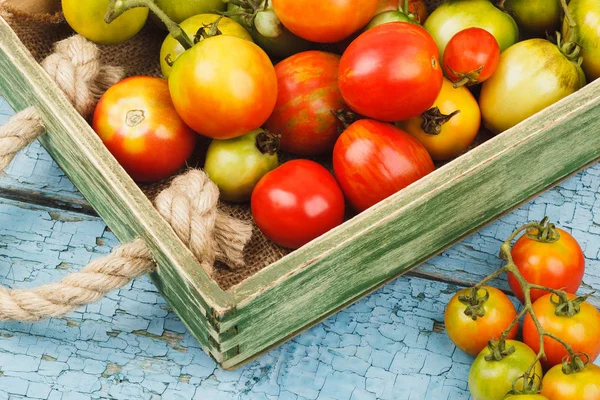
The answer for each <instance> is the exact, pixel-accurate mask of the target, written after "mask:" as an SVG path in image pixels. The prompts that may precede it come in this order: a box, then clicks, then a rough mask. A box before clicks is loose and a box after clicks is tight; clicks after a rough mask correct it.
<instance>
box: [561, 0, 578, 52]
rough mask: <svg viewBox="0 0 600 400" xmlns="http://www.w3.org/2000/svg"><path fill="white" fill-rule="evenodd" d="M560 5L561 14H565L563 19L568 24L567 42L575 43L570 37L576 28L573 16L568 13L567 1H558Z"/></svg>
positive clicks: (574, 39)
mask: <svg viewBox="0 0 600 400" xmlns="http://www.w3.org/2000/svg"><path fill="white" fill-rule="evenodd" d="M560 5H561V6H562V9H563V12H564V13H565V18H566V19H567V21H568V22H569V37H568V41H573V42H576V41H577V40H576V38H573V37H572V36H573V35H574V34H573V32H574V30H575V28H577V22H575V19H574V18H573V16H572V15H571V12H570V11H569V6H568V5H567V0H560Z"/></svg>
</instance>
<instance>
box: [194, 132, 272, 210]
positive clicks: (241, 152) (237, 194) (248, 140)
mask: <svg viewBox="0 0 600 400" xmlns="http://www.w3.org/2000/svg"><path fill="white" fill-rule="evenodd" d="M278 149H279V138H278V137H277V136H275V135H273V134H271V133H268V132H266V131H265V130H263V129H257V130H254V131H252V132H250V133H248V134H246V135H243V136H239V137H237V138H234V139H227V140H217V139H215V140H213V141H212V142H211V144H210V145H209V146H208V151H207V153H206V161H205V164H204V169H205V171H206V173H207V174H208V176H209V178H210V179H211V180H212V181H213V182H214V183H215V184H216V185H217V187H218V188H219V190H220V191H221V199H223V200H225V201H231V202H236V203H239V202H245V201H248V200H250V196H251V195H252V191H253V190H254V187H255V186H256V184H257V183H258V181H259V180H260V179H261V178H262V177H263V176H264V175H266V174H267V172H269V171H271V170H273V169H275V168H277V166H278V165H279V161H278V158H277V151H278Z"/></svg>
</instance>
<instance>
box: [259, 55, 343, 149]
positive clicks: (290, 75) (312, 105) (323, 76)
mask: <svg viewBox="0 0 600 400" xmlns="http://www.w3.org/2000/svg"><path fill="white" fill-rule="evenodd" d="M339 65H340V56H338V55H336V54H331V53H325V52H322V51H307V52H303V53H299V54H296V55H293V56H291V57H289V58H287V59H285V60H283V61H281V62H280V63H279V64H277V65H276V66H275V72H276V73H277V84H278V85H277V86H278V88H279V93H278V95H277V104H276V105H275V110H274V111H273V114H271V117H270V118H269V120H268V121H267V123H266V124H265V127H266V128H267V129H268V130H270V131H272V132H274V133H277V134H280V135H281V148H282V149H283V150H285V151H288V152H290V153H295V154H300V155H316V154H323V153H327V152H331V150H332V149H333V145H334V144H335V141H336V139H337V138H338V136H339V133H338V128H339V121H338V119H337V118H336V117H335V115H334V114H333V112H332V111H335V110H339V109H341V108H342V107H343V106H344V100H343V99H342V95H341V94H340V89H339V88H338V83H337V80H338V68H339Z"/></svg>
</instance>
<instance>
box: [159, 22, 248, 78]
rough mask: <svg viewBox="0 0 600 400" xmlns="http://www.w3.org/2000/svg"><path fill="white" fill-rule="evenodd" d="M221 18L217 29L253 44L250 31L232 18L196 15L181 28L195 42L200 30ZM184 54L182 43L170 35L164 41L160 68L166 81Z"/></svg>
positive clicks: (181, 25) (161, 49)
mask: <svg viewBox="0 0 600 400" xmlns="http://www.w3.org/2000/svg"><path fill="white" fill-rule="evenodd" d="M219 18H221V20H220V21H219V23H218V25H217V27H218V28H219V30H220V31H221V33H222V34H223V35H227V36H237V37H239V38H240V39H245V40H248V41H250V42H253V40H252V36H250V34H249V33H248V31H246V29H244V27H243V26H242V25H240V24H238V23H237V22H235V21H234V20H232V19H230V18H227V17H221V16H220V15H217V14H198V15H194V16H193V17H190V18H188V19H186V20H185V21H183V22H182V23H181V24H179V26H180V27H181V29H183V30H184V31H185V33H187V34H188V36H189V37H190V38H191V39H192V40H193V39H194V36H196V33H197V32H198V30H199V29H200V28H202V27H203V26H207V25H210V24H212V23H213V22H215V21H216V20H217V19H219ZM183 52H184V49H183V46H182V45H181V43H179V42H178V41H177V40H176V39H175V38H173V37H172V36H171V35H168V36H167V38H166V39H165V40H164V42H163V44H162V47H161V48H160V68H161V70H162V74H163V77H164V78H165V79H168V78H169V75H170V74H171V69H172V65H173V63H174V62H175V60H177V58H179V56H180V55H181V54H182V53H183ZM167 60H169V61H167ZM169 63H171V65H169Z"/></svg>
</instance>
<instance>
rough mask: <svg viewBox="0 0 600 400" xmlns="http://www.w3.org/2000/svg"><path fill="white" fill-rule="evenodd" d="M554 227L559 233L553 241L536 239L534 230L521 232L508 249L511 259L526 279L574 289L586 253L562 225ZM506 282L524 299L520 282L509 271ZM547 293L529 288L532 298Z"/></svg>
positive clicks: (581, 270)
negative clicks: (560, 227)
mask: <svg viewBox="0 0 600 400" xmlns="http://www.w3.org/2000/svg"><path fill="white" fill-rule="evenodd" d="M555 230H556V233H557V234H558V239H557V240H556V241H550V242H544V241H541V240H539V239H536V235H537V231H535V230H533V231H530V232H528V233H527V234H525V235H523V236H521V237H520V238H519V240H517V241H516V242H515V245H514V246H513V248H512V251H511V254H512V257H513V261H514V262H515V264H516V266H517V268H518V269H519V271H520V272H521V274H522V275H523V278H525V280H526V281H527V282H529V283H533V284H536V285H541V286H546V287H549V288H551V289H557V290H559V289H562V290H564V291H565V292H567V293H576V292H577V289H579V285H581V281H582V280H583V274H584V271H585V257H584V255H583V251H582V250H581V247H580V246H579V243H577V240H575V238H574V237H573V236H571V235H570V234H569V233H568V232H566V231H564V230H562V229H559V228H555ZM508 283H509V285H510V288H511V289H512V291H513V293H514V294H515V296H516V297H517V298H518V299H519V300H521V302H523V301H524V300H523V290H522V289H521V285H519V282H518V281H517V279H516V278H515V277H514V275H513V274H511V273H509V274H508ZM546 293H547V292H545V291H543V290H538V289H532V290H531V301H532V302H534V301H536V300H537V299H539V298H540V297H542V296H544V295H545V294H546Z"/></svg>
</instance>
